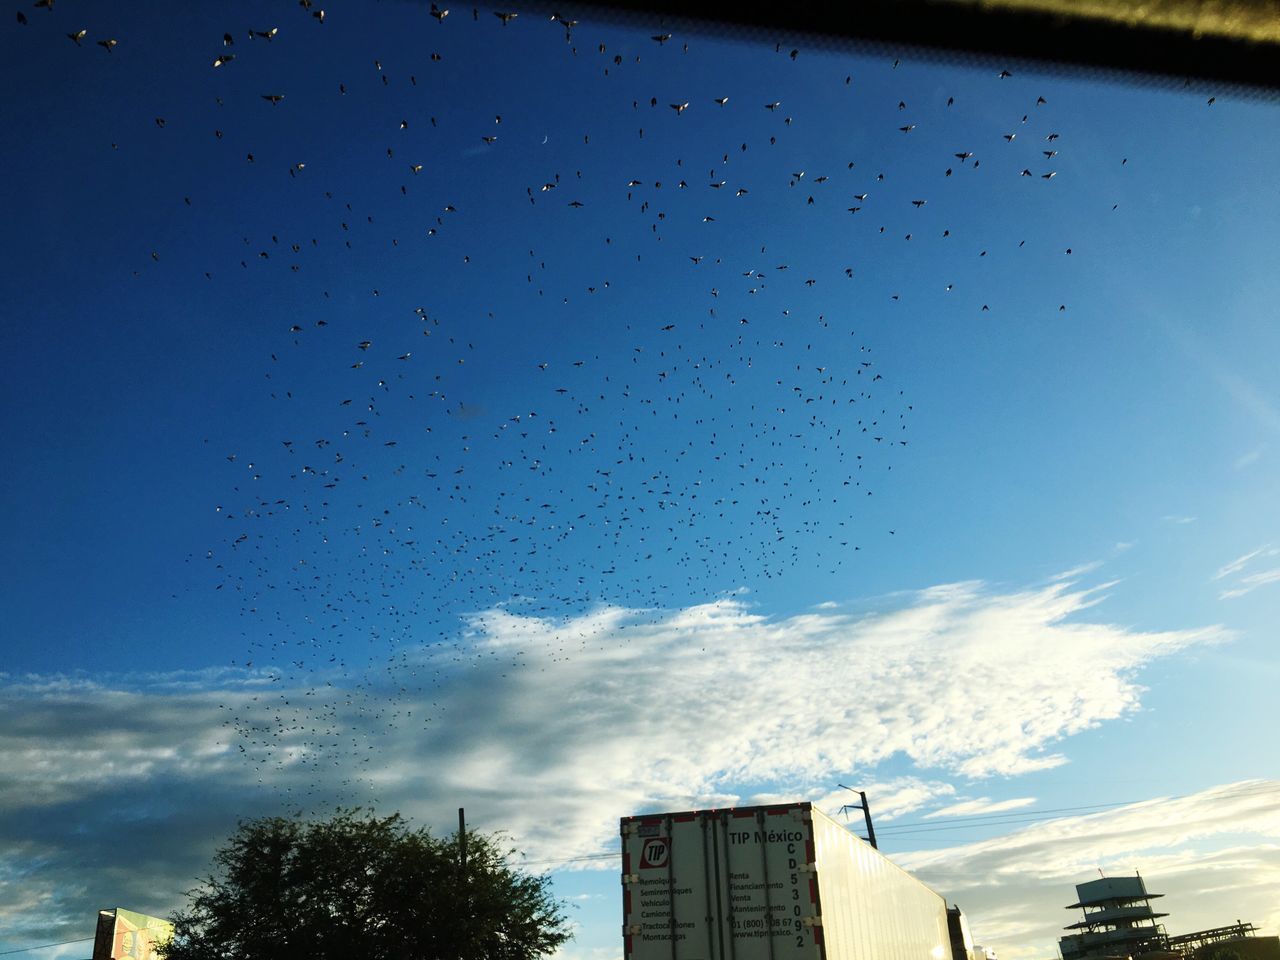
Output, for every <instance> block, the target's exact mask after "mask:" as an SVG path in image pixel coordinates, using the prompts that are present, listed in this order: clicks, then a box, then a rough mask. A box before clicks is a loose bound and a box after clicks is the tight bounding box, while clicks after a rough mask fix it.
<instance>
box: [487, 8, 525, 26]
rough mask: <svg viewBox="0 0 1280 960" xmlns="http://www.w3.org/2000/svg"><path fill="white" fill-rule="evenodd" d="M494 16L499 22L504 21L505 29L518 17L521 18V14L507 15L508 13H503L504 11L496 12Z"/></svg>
mask: <svg viewBox="0 0 1280 960" xmlns="http://www.w3.org/2000/svg"><path fill="white" fill-rule="evenodd" d="M493 15H494V16H495V17H497V18H498V19H499V20H501V21H502V25H503V26H504V27H505V26H506V25H507V24H508V23H510V22H511V21H512V20H514V19H515V18H516V17H518V16H520V14H518V13H507V12H503V11H500V10H495V11H494V12H493Z"/></svg>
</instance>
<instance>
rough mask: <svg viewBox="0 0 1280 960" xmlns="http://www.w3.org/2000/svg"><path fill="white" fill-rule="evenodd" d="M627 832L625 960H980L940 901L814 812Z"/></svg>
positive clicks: (654, 820) (735, 813)
mask: <svg viewBox="0 0 1280 960" xmlns="http://www.w3.org/2000/svg"><path fill="white" fill-rule="evenodd" d="M621 826H622V912H623V937H624V942H625V960H969V958H968V957H965V956H961V957H953V956H952V954H953V950H952V946H951V942H952V938H951V936H950V931H949V929H948V917H947V905H946V901H944V900H943V898H942V897H941V896H939V895H938V894H937V893H935V892H934V891H933V890H931V889H929V888H928V887H927V886H925V885H924V884H923V883H921V882H920V881H919V880H917V879H916V878H915V877H913V876H911V874H909V873H907V872H906V871H905V870H903V869H902V868H901V867H898V866H897V865H895V864H894V863H892V862H891V861H890V860H889V859H888V858H886V857H885V856H884V855H883V854H881V853H880V852H879V851H878V850H876V849H875V848H873V847H872V846H871V845H870V844H869V843H867V842H866V841H864V840H863V839H862V838H860V837H858V836H856V835H854V834H853V833H850V832H849V831H848V830H847V829H845V827H843V826H842V825H841V824H839V823H838V822H836V821H835V820H833V819H832V818H831V817H829V816H827V815H826V814H824V813H823V812H822V811H821V810H817V809H815V808H814V807H813V805H812V804H809V803H790V804H783V805H780V806H765V807H737V808H732V809H725V810H693V811H687V812H683V813H661V814H649V815H644V816H634V817H624V818H622V825H621ZM957 912H958V911H957Z"/></svg>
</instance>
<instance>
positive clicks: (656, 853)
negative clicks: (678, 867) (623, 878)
mask: <svg viewBox="0 0 1280 960" xmlns="http://www.w3.org/2000/svg"><path fill="white" fill-rule="evenodd" d="M670 855H671V849H670V847H669V846H668V844H667V838H666V837H654V838H652V839H651V840H646V841H645V842H644V847H642V848H641V850H640V866H641V867H665V866H666V865H667V858H668V857H669V856H670Z"/></svg>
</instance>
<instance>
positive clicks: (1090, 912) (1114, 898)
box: [1058, 875, 1168, 960]
mask: <svg viewBox="0 0 1280 960" xmlns="http://www.w3.org/2000/svg"><path fill="white" fill-rule="evenodd" d="M1162 896H1164V894H1162V893H1148V892H1147V885H1146V884H1145V883H1143V881H1142V877H1141V876H1137V875H1135V876H1132V877H1102V878H1100V879H1098V880H1090V881H1089V882H1088V883H1078V884H1076V898H1077V899H1076V902H1075V903H1073V904H1071V905H1069V906H1068V907H1067V909H1068V910H1080V911H1082V912H1083V919H1081V920H1080V921H1079V922H1078V923H1073V924H1071V925H1070V926H1068V927H1067V928H1066V929H1067V930H1070V931H1076V932H1073V933H1069V934H1067V936H1065V937H1062V938H1061V939H1060V940H1059V941H1058V947H1059V949H1060V950H1061V951H1062V960H1095V958H1098V960H1101V958H1104V957H1128V956H1134V955H1137V954H1152V953H1159V952H1164V951H1165V949H1166V945H1165V941H1166V936H1165V932H1164V927H1163V925H1161V924H1159V923H1157V922H1156V921H1157V920H1159V919H1160V918H1161V917H1167V916H1168V914H1167V913H1157V912H1156V911H1155V910H1153V909H1152V907H1151V901H1152V900H1155V899H1157V898H1158V897H1162Z"/></svg>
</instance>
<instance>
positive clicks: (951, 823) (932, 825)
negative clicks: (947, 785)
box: [880, 783, 1277, 833]
mask: <svg viewBox="0 0 1280 960" xmlns="http://www.w3.org/2000/svg"><path fill="white" fill-rule="evenodd" d="M1276 792H1277V786H1276V785H1275V784H1265V783H1258V784H1248V785H1246V786H1244V787H1241V788H1240V789H1239V790H1232V791H1227V792H1226V793H1224V794H1222V796H1225V797H1248V796H1255V795H1258V794H1266V793H1276ZM1192 796H1193V794H1187V793H1184V794H1176V795H1174V796H1170V797H1158V798H1156V799H1155V800H1116V801H1114V802H1112V803H1094V804H1088V805H1085V806H1079V807H1051V808H1049V809H1046V810H1021V811H1010V812H1009V813H1003V814H974V815H972V816H967V817H950V818H948V819H947V820H946V821H943V820H941V819H938V820H914V821H911V822H909V823H891V824H888V825H886V826H883V827H881V828H880V832H881V833H888V832H890V831H899V830H901V831H903V832H904V833H905V832H906V831H911V832H913V833H914V832H925V831H927V832H930V833H931V832H933V831H935V830H947V829H957V830H959V829H965V828H968V827H983V826H1000V825H1001V824H1006V823H1030V822H1033V821H1035V820H1052V819H1054V817H1053V816H1051V815H1053V814H1059V813H1070V812H1078V811H1083V810H1095V811H1097V810H1105V809H1111V808H1114V807H1127V806H1133V805H1134V804H1139V803H1148V804H1150V803H1169V802H1172V801H1174V800H1187V799H1190V797H1192ZM957 821H965V822H964V823H959V822H957Z"/></svg>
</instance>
